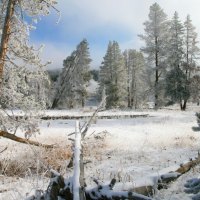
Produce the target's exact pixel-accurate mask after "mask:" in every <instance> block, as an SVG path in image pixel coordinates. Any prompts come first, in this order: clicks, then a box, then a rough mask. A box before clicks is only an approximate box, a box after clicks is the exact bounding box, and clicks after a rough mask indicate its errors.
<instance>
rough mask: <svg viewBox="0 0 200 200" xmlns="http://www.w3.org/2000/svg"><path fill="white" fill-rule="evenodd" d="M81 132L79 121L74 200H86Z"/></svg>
mask: <svg viewBox="0 0 200 200" xmlns="http://www.w3.org/2000/svg"><path fill="white" fill-rule="evenodd" d="M81 138H82V137H81V132H80V129H79V121H76V130H75V141H74V151H73V152H74V155H73V157H74V159H73V160H74V174H73V184H72V187H73V199H74V200H85V193H84V188H85V182H84V165H83V153H82V145H81Z"/></svg>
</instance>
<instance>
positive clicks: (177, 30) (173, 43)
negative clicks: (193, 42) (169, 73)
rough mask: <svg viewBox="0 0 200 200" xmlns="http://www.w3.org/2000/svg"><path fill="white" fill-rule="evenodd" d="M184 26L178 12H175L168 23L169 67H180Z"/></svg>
mask: <svg viewBox="0 0 200 200" xmlns="http://www.w3.org/2000/svg"><path fill="white" fill-rule="evenodd" d="M183 36H184V28H183V25H182V23H181V22H180V20H179V17H178V13H177V12H175V13H174V16H173V18H172V20H171V23H170V39H169V45H168V55H169V56H168V63H169V65H170V69H174V68H176V67H178V68H181V66H182V62H183V55H184V49H183V48H184V47H183V44H184V41H183Z"/></svg>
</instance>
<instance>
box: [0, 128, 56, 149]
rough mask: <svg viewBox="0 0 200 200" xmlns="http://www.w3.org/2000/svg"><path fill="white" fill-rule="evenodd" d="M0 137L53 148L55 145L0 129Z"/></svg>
mask: <svg viewBox="0 0 200 200" xmlns="http://www.w3.org/2000/svg"><path fill="white" fill-rule="evenodd" d="M0 137H4V138H7V139H10V140H13V141H15V142H19V143H23V144H30V145H33V146H38V147H45V148H53V147H54V146H55V145H53V144H41V143H39V142H36V141H33V140H30V139H26V138H21V137H18V136H16V135H14V134H12V133H8V132H6V131H0Z"/></svg>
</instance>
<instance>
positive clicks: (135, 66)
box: [124, 49, 147, 109]
mask: <svg viewBox="0 0 200 200" xmlns="http://www.w3.org/2000/svg"><path fill="white" fill-rule="evenodd" d="M124 59H125V65H126V71H127V93H128V98H127V99H128V107H130V108H135V109H136V108H138V107H139V106H141V105H142V103H144V101H145V100H146V94H147V84H146V83H147V79H146V78H147V71H146V68H145V61H144V57H143V54H142V53H141V52H137V51H136V50H134V49H129V50H126V51H125V52H124Z"/></svg>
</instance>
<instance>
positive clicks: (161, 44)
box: [139, 3, 169, 108]
mask: <svg viewBox="0 0 200 200" xmlns="http://www.w3.org/2000/svg"><path fill="white" fill-rule="evenodd" d="M168 25H169V24H168V21H167V15H166V14H165V13H164V11H163V10H162V9H161V8H160V6H159V5H158V4H157V3H154V4H153V5H152V6H151V7H150V12H149V20H148V21H146V22H145V23H144V26H145V29H144V31H145V34H144V35H139V37H140V38H141V39H142V40H144V42H145V44H146V46H145V47H143V48H141V50H142V51H143V52H144V53H145V54H147V55H148V63H149V64H151V66H152V68H153V69H154V71H155V72H154V77H155V78H154V96H155V108H158V106H159V104H160V103H159V101H160V99H161V97H160V96H159V95H160V90H159V88H160V85H159V82H160V79H161V78H163V76H164V74H165V71H166V58H167V56H166V52H167V43H168V28H169V26H168ZM161 89H163V88H161Z"/></svg>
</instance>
